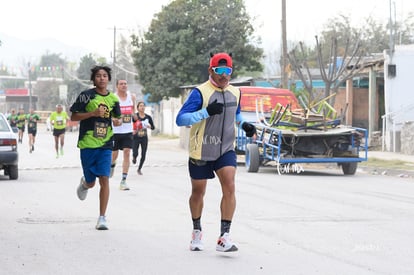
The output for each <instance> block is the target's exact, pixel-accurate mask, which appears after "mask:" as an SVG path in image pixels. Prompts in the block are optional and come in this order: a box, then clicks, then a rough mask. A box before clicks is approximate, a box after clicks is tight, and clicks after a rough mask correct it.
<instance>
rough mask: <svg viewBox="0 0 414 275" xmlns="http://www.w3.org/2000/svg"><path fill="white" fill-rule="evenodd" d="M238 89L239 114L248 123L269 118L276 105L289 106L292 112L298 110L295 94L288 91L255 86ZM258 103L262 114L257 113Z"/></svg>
mask: <svg viewBox="0 0 414 275" xmlns="http://www.w3.org/2000/svg"><path fill="white" fill-rule="evenodd" d="M238 88H239V89H240V92H241V98H240V108H241V112H242V114H243V117H244V118H245V119H246V120H248V121H250V122H260V120H262V119H263V117H262V116H263V115H264V116H267V117H270V116H271V113H272V110H273V108H274V107H275V106H276V105H277V104H281V105H283V106H286V105H288V104H290V106H291V109H292V110H295V109H298V108H300V106H299V103H298V100H297V98H296V96H295V94H294V93H293V92H292V91H290V90H288V89H281V88H274V87H256V86H240V87H238ZM258 103H260V104H261V106H260V107H261V108H262V109H261V111H263V113H262V114H259V113H257V111H258V109H259V108H258V107H259V106H258Z"/></svg>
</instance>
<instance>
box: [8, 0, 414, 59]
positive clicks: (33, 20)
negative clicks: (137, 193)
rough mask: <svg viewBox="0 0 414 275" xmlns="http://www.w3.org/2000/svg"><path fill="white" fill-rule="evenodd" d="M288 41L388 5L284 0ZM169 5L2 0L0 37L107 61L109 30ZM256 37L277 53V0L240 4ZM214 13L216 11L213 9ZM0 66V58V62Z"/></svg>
mask: <svg viewBox="0 0 414 275" xmlns="http://www.w3.org/2000/svg"><path fill="white" fill-rule="evenodd" d="M286 2H287V26H288V40H294V41H299V40H302V41H313V37H314V36H315V34H318V33H319V31H320V30H321V28H322V26H323V23H325V22H326V20H327V19H328V18H331V17H333V16H335V15H337V14H339V13H340V12H342V13H344V14H346V15H349V16H351V17H352V22H353V23H355V24H363V21H361V19H362V18H366V17H368V16H372V17H373V18H375V19H378V20H380V19H382V20H384V21H385V20H388V18H389V14H390V11H389V7H390V1H389V0H347V1H339V0H287V1H286ZM168 3H170V0H139V1H137V0H117V1H102V0H99V1H98V0H82V1H80V0H72V1H61V0H3V1H2V3H1V11H2V12H1V16H0V33H5V34H8V35H10V36H14V37H17V38H22V39H28V40H30V39H38V38H55V39H57V40H60V41H62V42H64V43H66V44H69V45H74V46H82V47H85V48H87V49H90V50H91V51H92V52H97V53H99V54H101V55H103V56H105V57H110V55H111V51H112V49H113V27H114V26H116V27H117V28H118V32H119V33H122V34H125V35H128V34H129V33H130V32H131V31H134V32H136V31H137V29H138V28H141V29H143V30H146V28H147V27H148V25H149V23H150V21H151V19H152V17H153V15H154V13H156V12H159V11H160V10H161V6H162V5H167V4H168ZM245 3H246V6H247V8H248V12H249V14H250V15H251V17H252V18H254V20H253V21H252V22H253V24H254V26H255V28H256V30H257V34H258V35H260V36H262V37H263V40H264V41H265V42H266V44H267V45H271V46H270V47H271V48H273V49H279V48H280V36H281V32H280V29H281V27H280V20H281V0H245ZM392 3H393V4H392V5H393V6H394V5H395V7H396V15H397V19H398V20H400V19H401V18H404V17H406V16H407V14H408V12H410V11H411V12H414V1H412V0H395V1H393V2H392ZM217 8H220V7H217ZM0 40H2V39H1V37H0ZM0 60H1V57H0Z"/></svg>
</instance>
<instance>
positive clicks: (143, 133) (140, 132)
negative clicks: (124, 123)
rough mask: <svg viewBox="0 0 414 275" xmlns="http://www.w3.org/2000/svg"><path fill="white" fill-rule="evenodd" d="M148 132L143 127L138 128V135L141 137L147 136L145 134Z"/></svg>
mask: <svg viewBox="0 0 414 275" xmlns="http://www.w3.org/2000/svg"><path fill="white" fill-rule="evenodd" d="M146 133H147V131H145V130H143V129H141V130H138V136H139V137H143V136H145V135H146Z"/></svg>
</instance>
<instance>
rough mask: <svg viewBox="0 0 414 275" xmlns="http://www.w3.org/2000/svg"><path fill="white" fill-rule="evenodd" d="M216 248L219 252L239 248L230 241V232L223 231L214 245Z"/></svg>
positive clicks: (232, 250)
mask: <svg viewBox="0 0 414 275" xmlns="http://www.w3.org/2000/svg"><path fill="white" fill-rule="evenodd" d="M216 250H217V251H220V252H234V251H237V250H239V249H238V248H237V246H236V245H235V244H234V243H233V242H232V241H231V239H230V234H229V233H227V232H226V233H224V235H223V236H221V237H220V238H219V239H218V241H217V245H216Z"/></svg>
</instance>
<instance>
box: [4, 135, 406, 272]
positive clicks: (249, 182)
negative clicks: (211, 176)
mask: <svg viewBox="0 0 414 275" xmlns="http://www.w3.org/2000/svg"><path fill="white" fill-rule="evenodd" d="M76 137H77V133H68V134H67V137H66V148H65V155H64V156H63V157H62V158H59V159H56V158H55V154H54V152H53V143H52V142H53V139H52V136H51V134H50V133H49V132H46V131H44V130H41V131H39V136H38V141H37V144H36V147H35V151H34V152H33V153H32V154H29V152H28V146H27V144H25V142H27V137H25V140H24V144H22V145H21V146H20V148H19V150H20V152H21V162H20V168H21V169H20V177H19V180H17V181H10V180H8V179H7V178H6V177H3V176H0V215H1V221H0V274H414V262H413V261H412V259H413V258H414V238H413V232H414V207H413V206H414V184H413V183H414V182H413V180H412V179H411V178H399V177H387V176H381V175H372V174H370V173H366V172H364V171H362V170H358V172H357V174H356V175H354V176H343V174H342V171H341V170H340V169H337V168H336V167H335V166H332V167H331V168H324V169H320V168H319V167H318V169H313V170H312V169H311V168H308V167H307V168H306V169H305V172H302V173H300V174H284V175H278V174H277V173H276V170H275V169H274V168H261V169H260V171H259V172H258V173H247V172H246V170H245V169H244V167H242V166H241V167H239V169H238V174H237V209H236V215H235V217H234V220H233V225H232V231H231V234H232V238H233V240H234V241H235V242H236V243H237V244H238V246H239V252H236V253H227V254H226V253H219V252H216V251H215V242H216V239H217V237H218V234H219V228H220V224H219V221H220V217H219V203H220V193H221V191H220V186H219V184H218V181H217V180H212V181H211V182H210V184H209V185H208V189H207V194H206V197H205V205H204V214H203V217H202V224H203V232H204V243H205V250H204V251H202V252H191V251H189V250H188V245H189V241H190V237H191V226H192V223H191V219H190V214H189V209H188V196H189V194H190V184H189V179H188V173H187V167H186V160H187V153H186V151H185V150H183V149H180V148H179V147H178V140H171V139H160V138H151V139H150V145H149V151H148V155H147V161H146V165H145V166H144V169H143V173H144V175H143V176H139V175H137V174H136V171H135V170H136V166H132V167H131V169H130V175H129V177H128V183H129V186H130V187H131V190H130V191H121V190H119V189H118V185H119V181H120V177H121V172H120V167H118V168H117V170H116V174H115V176H114V178H112V179H111V181H110V185H111V197H110V201H109V207H108V212H107V217H108V226H109V230H107V231H97V230H95V227H94V226H95V223H96V219H97V216H98V192H99V189H98V188H97V187H95V188H94V189H93V190H90V192H89V194H88V197H87V199H86V200H85V201H79V200H78V198H77V197H76V187H77V185H78V183H79V178H80V176H81V168H80V162H79V151H78V150H77V148H76Z"/></svg>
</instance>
